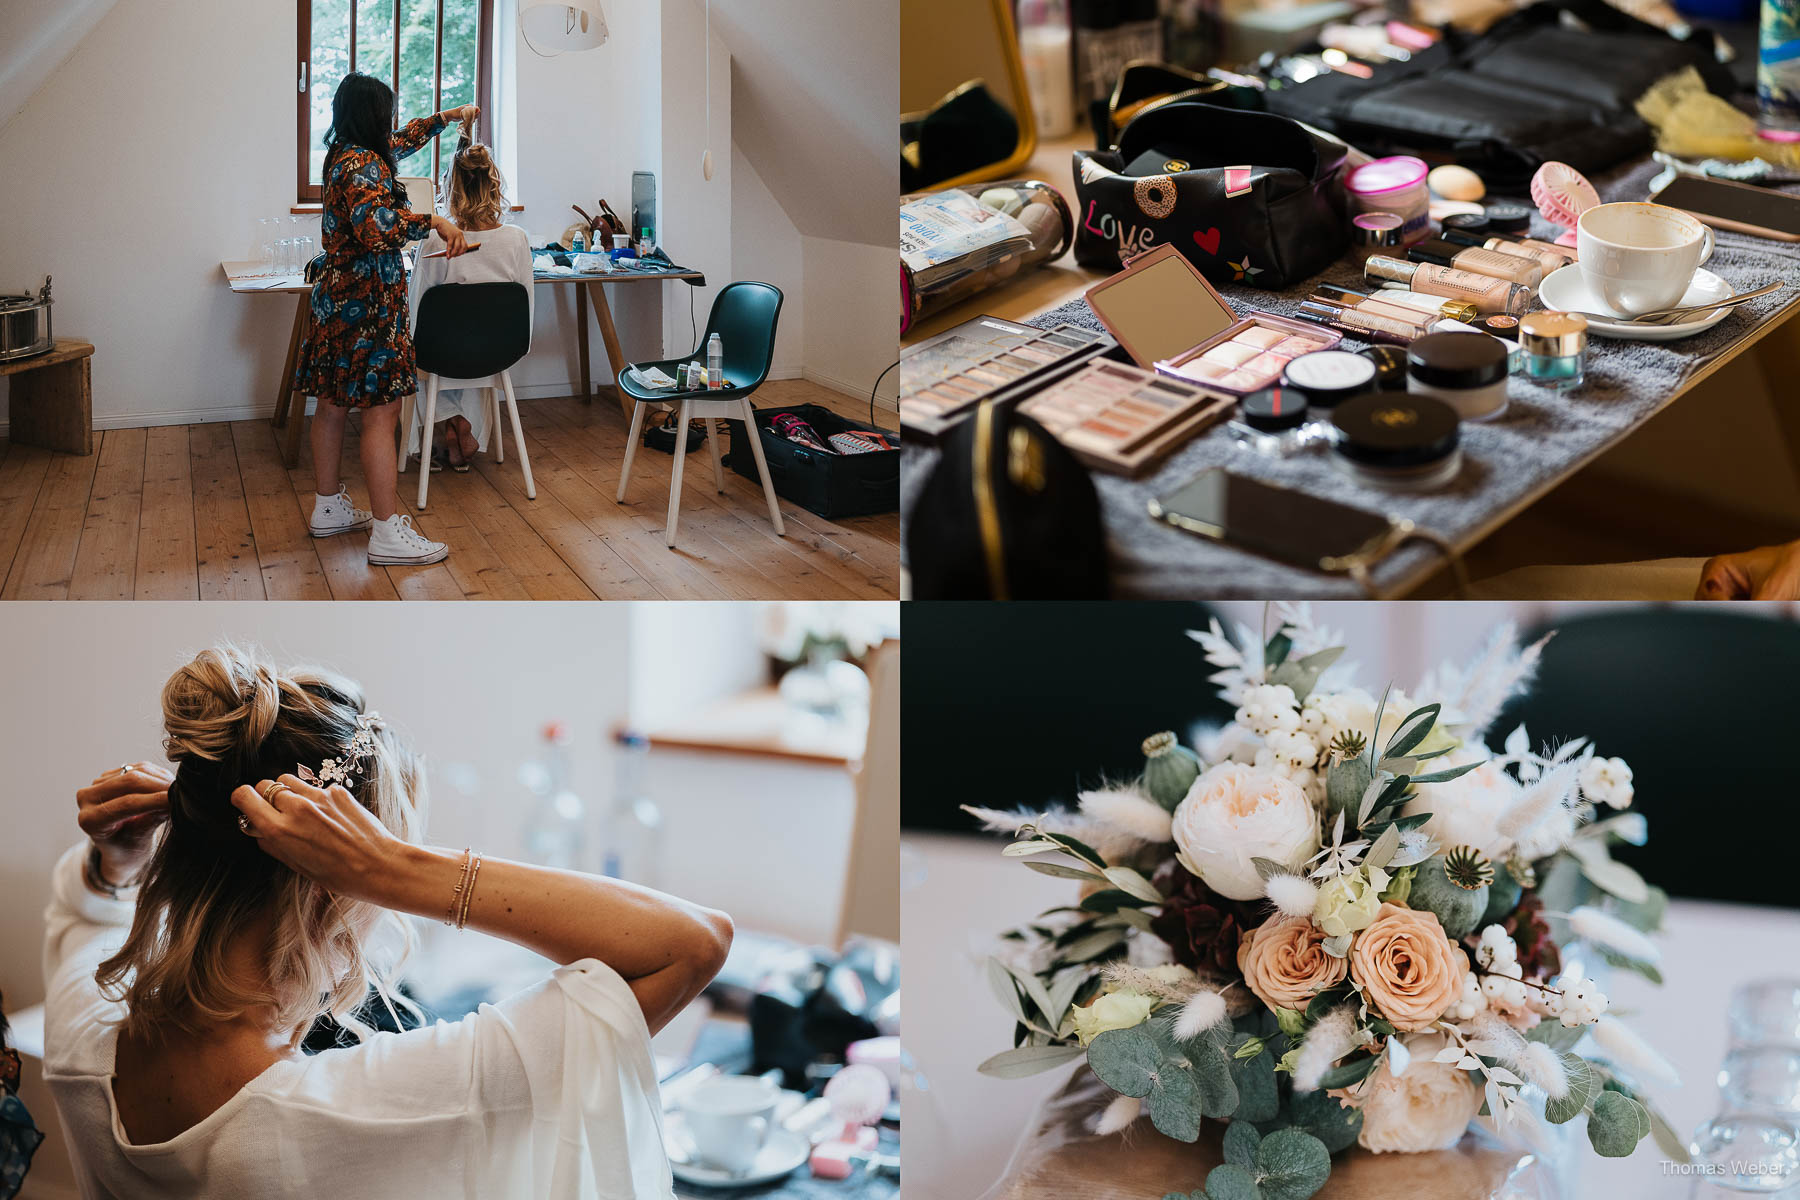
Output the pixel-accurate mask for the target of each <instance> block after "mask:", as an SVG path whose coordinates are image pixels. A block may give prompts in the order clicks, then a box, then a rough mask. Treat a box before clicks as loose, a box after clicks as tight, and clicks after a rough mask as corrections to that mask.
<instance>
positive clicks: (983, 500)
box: [974, 404, 1011, 600]
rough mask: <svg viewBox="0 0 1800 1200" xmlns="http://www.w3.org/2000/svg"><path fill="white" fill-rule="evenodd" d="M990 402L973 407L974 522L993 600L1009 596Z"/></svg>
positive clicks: (992, 411) (992, 407) (992, 410)
mask: <svg viewBox="0 0 1800 1200" xmlns="http://www.w3.org/2000/svg"><path fill="white" fill-rule="evenodd" d="M993 450H994V406H993V405H992V404H983V405H982V406H981V407H980V408H978V409H977V410H976V411H975V462H974V485H975V486H974V490H975V522H976V525H977V527H978V528H979V529H980V531H981V548H982V551H983V553H984V555H985V557H986V559H987V571H988V590H989V591H990V592H992V593H993V598H994V599H995V600H1007V599H1010V598H1011V597H1009V596H1008V595H1007V588H1006V549H1005V545H1004V544H1003V542H1002V540H1001V537H1000V508H999V505H997V504H996V503H995V501H994V473H993V463H994V453H993Z"/></svg>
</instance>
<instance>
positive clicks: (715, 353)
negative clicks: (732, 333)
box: [706, 333, 725, 391]
mask: <svg viewBox="0 0 1800 1200" xmlns="http://www.w3.org/2000/svg"><path fill="white" fill-rule="evenodd" d="M706 386H707V388H708V390H711V391H717V390H718V389H719V388H722V387H724V386H725V343H724V342H721V341H720V340H719V335H718V334H716V333H715V334H713V335H711V336H710V337H708V338H707V339H706Z"/></svg>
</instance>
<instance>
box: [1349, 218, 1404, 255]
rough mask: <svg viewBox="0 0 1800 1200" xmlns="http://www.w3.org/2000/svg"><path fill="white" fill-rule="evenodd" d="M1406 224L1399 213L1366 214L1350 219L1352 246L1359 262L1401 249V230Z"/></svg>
mask: <svg viewBox="0 0 1800 1200" xmlns="http://www.w3.org/2000/svg"><path fill="white" fill-rule="evenodd" d="M1405 224H1406V221H1405V218H1403V217H1401V216H1400V214H1399V213H1391V212H1366V213H1357V214H1356V215H1355V216H1354V217H1351V218H1350V245H1351V247H1352V248H1353V249H1354V250H1355V252H1356V258H1357V261H1358V262H1361V261H1363V260H1364V259H1367V258H1368V257H1369V255H1371V254H1391V253H1393V252H1394V251H1395V250H1398V249H1399V248H1400V245H1401V242H1400V238H1401V228H1402V227H1403V226H1404V225H1405Z"/></svg>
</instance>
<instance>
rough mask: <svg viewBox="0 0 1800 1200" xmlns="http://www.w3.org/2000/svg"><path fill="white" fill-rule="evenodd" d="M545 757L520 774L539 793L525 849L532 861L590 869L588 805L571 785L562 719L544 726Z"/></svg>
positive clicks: (566, 730) (551, 865)
mask: <svg viewBox="0 0 1800 1200" xmlns="http://www.w3.org/2000/svg"><path fill="white" fill-rule="evenodd" d="M544 742H545V749H544V759H543V761H542V762H541V763H527V764H525V766H524V767H522V768H520V771H519V774H520V776H521V777H522V778H523V779H524V781H525V784H526V786H527V787H529V788H530V789H531V790H532V791H534V792H536V793H537V804H536V805H535V806H534V808H533V810H532V815H531V824H530V825H528V826H527V827H526V829H525V851H526V853H527V854H528V855H529V856H530V857H531V860H532V861H533V862H537V863H541V864H543V865H544V866H546V867H561V868H562V869H564V870H568V871H588V870H592V869H593V868H592V866H591V865H590V863H589V861H588V845H587V805H586V804H584V803H583V802H582V799H581V797H580V796H579V795H577V794H576V792H575V790H574V789H573V788H572V787H571V786H570V784H569V760H568V749H567V747H568V744H569V730H568V727H567V726H565V725H563V724H562V723H561V722H559V721H552V722H551V723H550V724H548V725H546V726H544Z"/></svg>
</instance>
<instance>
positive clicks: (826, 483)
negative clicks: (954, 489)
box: [725, 404, 900, 519]
mask: <svg viewBox="0 0 1800 1200" xmlns="http://www.w3.org/2000/svg"><path fill="white" fill-rule="evenodd" d="M782 413H793V414H794V415H795V416H796V417H799V418H800V419H801V420H802V421H805V422H806V423H807V424H808V425H811V426H812V427H813V429H814V431H815V432H817V433H818V434H819V436H820V437H821V438H825V439H827V440H829V438H830V437H831V435H832V434H834V433H844V432H846V431H849V430H855V429H867V428H868V426H867V425H866V424H864V423H862V422H858V421H849V420H846V419H844V418H843V417H840V416H838V415H837V414H836V413H834V412H832V411H831V410H830V409H828V408H822V407H820V406H819V405H817V404H788V405H782V406H779V407H775V408H765V409H758V410H757V413H756V427H757V432H758V433H759V434H760V435H761V436H762V449H763V457H764V458H765V459H767V460H768V463H769V478H770V479H771V480H772V481H773V482H774V484H775V492H776V494H777V495H779V496H781V497H782V498H783V499H786V500H792V501H793V502H794V503H795V504H798V505H799V506H800V507H801V508H804V509H806V510H807V511H808V512H814V513H817V514H819V515H820V516H821V517H828V518H833V519H835V518H838V517H862V516H867V515H869V514H870V513H886V512H898V511H899V509H900V450H899V445H900V435H899V434H897V433H892V432H890V431H888V430H885V429H879V428H878V429H877V430H876V432H878V433H881V434H883V435H885V436H886V437H887V438H888V439H889V440H890V441H892V443H893V444H894V446H895V449H892V450H874V451H870V452H869V453H867V454H833V453H829V452H827V451H824V450H813V449H811V448H809V447H807V446H802V445H801V444H800V443H798V442H791V441H789V440H788V439H787V438H784V437H782V436H781V435H780V434H778V433H776V432H775V431H774V430H773V429H771V428H770V427H769V423H770V422H771V421H773V420H774V419H775V418H776V417H778V416H780V415H781V414H782ZM727 424H728V425H730V426H731V452H730V453H729V454H727V455H726V456H725V462H726V464H727V465H728V466H729V467H730V468H731V469H732V470H734V471H736V472H737V473H738V474H739V475H742V476H744V477H745V478H748V479H752V480H755V479H757V474H756V459H755V457H754V456H752V455H751V453H750V445H749V443H748V442H746V441H745V440H744V423H743V422H742V421H729V422H727ZM759 482H760V481H759Z"/></svg>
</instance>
